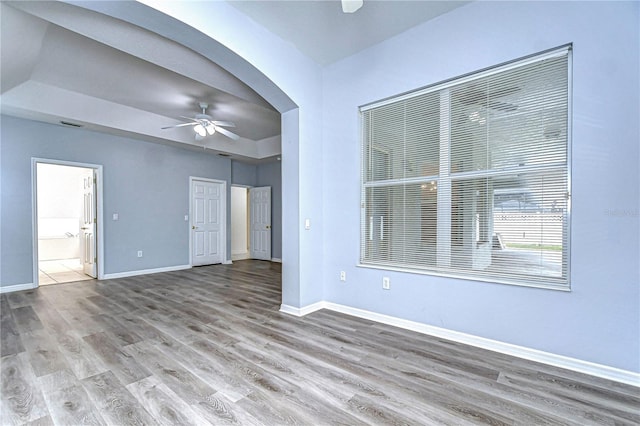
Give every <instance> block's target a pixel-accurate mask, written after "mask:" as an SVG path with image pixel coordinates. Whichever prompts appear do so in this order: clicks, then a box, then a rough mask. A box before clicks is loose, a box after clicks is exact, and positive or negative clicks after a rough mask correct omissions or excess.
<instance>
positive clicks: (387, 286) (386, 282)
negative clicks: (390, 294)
mask: <svg viewBox="0 0 640 426" xmlns="http://www.w3.org/2000/svg"><path fill="white" fill-rule="evenodd" d="M382 288H383V289H385V290H389V289H391V279H390V278H389V277H382Z"/></svg>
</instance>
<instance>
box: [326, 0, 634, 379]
mask: <svg viewBox="0 0 640 426" xmlns="http://www.w3.org/2000/svg"><path fill="white" fill-rule="evenodd" d="M639 6H640V4H639V3H638V2H473V3H471V4H469V5H466V6H464V7H462V8H459V9H456V10H454V11H452V12H450V13H448V14H446V15H443V16H441V17H439V18H437V19H434V20H433V21H430V22H427V23H425V24H422V25H419V26H417V27H414V28H413V29H411V30H409V31H407V32H405V33H403V34H400V35H398V36H396V37H393V38H391V39H389V40H386V41H384V42H382V43H380V44H378V45H376V46H374V47H372V48H370V49H367V50H365V51H363V52H360V53H358V54H356V55H353V56H352V57H349V58H347V59H345V60H343V61H340V62H337V63H335V64H332V65H330V66H328V67H326V68H325V69H324V78H323V87H324V93H323V99H324V100H325V104H324V109H323V152H324V154H323V155H324V161H323V164H324V169H323V179H324V185H323V188H324V197H323V199H324V229H325V233H324V248H325V250H324V268H323V269H324V271H325V283H326V284H325V287H324V292H325V300H327V301H330V302H334V303H339V304H343V305H348V306H352V307H356V308H362V309H366V310H369V311H373V312H377V313H382V314H387V315H392V316H396V317H400V318H405V319H408V320H413V321H417V322H420V323H425V324H429V325H434V326H439V327H444V328H447V329H450V330H455V331H460V332H464V333H469V334H472V335H476V336H481V337H485V338H489V339H495V340H498V341H502V342H508V343H512V344H516V345H521V346H525V347H529V348H534V349H539V350H543V351H546V352H551V353H555V354H560V355H565V356H569V357H572V358H578V359H582V360H586V361H591V362H595V363H599V364H605V365H609V366H614V367H618V368H622V369H626V370H630V371H636V372H638V371H640V277H639V273H640V263H639V262H640V248H639V246H640V238H639V235H640V234H639V232H640V227H639V223H640V214H639V213H638V212H639V210H640V209H639V207H640V198H639V193H638V187H639V182H640V175H639V172H638V162H639V146H640V143H639V140H640V131H639V124H638V123H639V120H638V117H640V111H639V105H640V101H639V92H640V90H639V89H640V88H639V78H638V76H639V69H638V66H639V64H640V58H639V54H640V34H639V16H640V14H639ZM571 42H572V43H573V47H574V49H573V79H572V83H573V90H572V92H573V102H572V105H573V114H572V117H573V123H572V129H573V137H572V165H571V177H572V186H573V192H572V211H571V260H570V261H571V289H572V291H571V292H570V293H567V292H561V291H554V290H544V289H535V288H526V287H515V286H510V285H501V284H490V283H483V282H475V281H471V280H460V279H452V278H444V277H436V276H429V275H419V274H410V273H400V272H393V271H379V270H374V269H368V268H361V267H357V266H356V265H357V264H358V258H359V257H358V256H359V238H360V235H359V224H360V208H359V199H360V186H359V181H360V179H359V164H360V153H359V127H358V126H359V124H358V113H357V111H358V106H359V105H364V104H367V103H369V102H372V101H375V100H378V99H383V98H386V97H389V96H392V95H395V94H399V93H403V92H405V91H408V90H412V89H416V88H419V87H423V86H426V85H429V84H433V83H436V82H439V81H442V80H446V79H449V78H453V77H456V76H459V75H463V74H465V73H468V72H472V71H474V70H479V69H483V68H485V67H488V66H492V65H495V64H499V63H502V62H505V61H510V60H513V59H516V58H520V57H522V56H525V55H530V54H533V53H536V52H540V51H542V50H545V49H550V48H554V47H557V46H561V45H564V44H566V43H571ZM341 270H344V271H346V272H347V277H348V280H347V282H346V283H343V282H340V280H339V271H341ZM383 275H384V276H389V277H390V278H391V290H390V291H385V290H382V285H381V281H382V276H383Z"/></svg>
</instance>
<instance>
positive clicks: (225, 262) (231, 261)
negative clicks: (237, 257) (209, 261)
mask: <svg viewBox="0 0 640 426" xmlns="http://www.w3.org/2000/svg"><path fill="white" fill-rule="evenodd" d="M222 264H223V265H232V264H233V260H230V259H228V260H225V261H224V262H222Z"/></svg>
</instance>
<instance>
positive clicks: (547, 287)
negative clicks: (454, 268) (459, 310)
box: [356, 263, 571, 293]
mask: <svg viewBox="0 0 640 426" xmlns="http://www.w3.org/2000/svg"><path fill="white" fill-rule="evenodd" d="M356 267H358V268H365V269H378V270H381V271H393V272H402V273H406V274H417V275H429V276H433V277H439V278H451V279H458V280H465V281H475V282H482V283H490V284H501V285H510V286H518V287H530V288H539V289H544V290H556V291H561V292H565V293H570V292H571V286H570V285H569V284H542V283H535V282H526V281H518V280H508V279H503V280H501V279H497V278H494V277H486V278H483V277H479V276H469V275H462V274H449V273H444V272H436V271H428V270H422V269H411V268H401V267H394V266H386V265H372V264H366V263H358V264H356Z"/></svg>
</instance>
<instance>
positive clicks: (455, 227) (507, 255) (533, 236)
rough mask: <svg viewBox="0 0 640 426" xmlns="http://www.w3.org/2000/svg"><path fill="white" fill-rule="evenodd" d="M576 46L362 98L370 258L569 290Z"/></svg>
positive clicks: (364, 250)
mask: <svg viewBox="0 0 640 426" xmlns="http://www.w3.org/2000/svg"><path fill="white" fill-rule="evenodd" d="M570 66H571V63H570V48H569V47H564V48H561V49H557V50H554V51H550V52H545V53H543V54H540V55H537V56H535V57H529V58H526V59H523V60H519V61H517V62H512V63H509V64H506V65H502V66H499V67H495V68H492V69H489V70H485V71H482V72H478V73H476V74H473V75H468V76H465V77H461V78H459V79H456V80H452V81H449V82H446V83H443V84H439V85H436V86H432V87H428V88H425V89H422V90H419V91H416V92H414V93H409V94H404V95H401V96H398V97H396V98H393V99H387V100H384V101H380V102H377V103H375V104H371V105H367V106H364V107H361V109H360V112H361V123H362V204H361V207H362V212H361V255H360V257H361V259H360V262H361V264H363V265H365V266H372V267H381V268H394V269H400V270H411V271H421V272H427V273H435V274H444V275H449V276H458V277H463V278H472V279H478V280H482V281H491V282H504V283H512V284H521V285H534V286H543V287H551V288H561V289H567V288H568V287H569V279H568V277H569V273H568V258H569V256H568V254H569V245H568V227H569V186H568V184H569V139H570V126H569V117H570V111H569V108H570V102H569V95H570V93H569V87H570V80H569V75H570Z"/></svg>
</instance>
